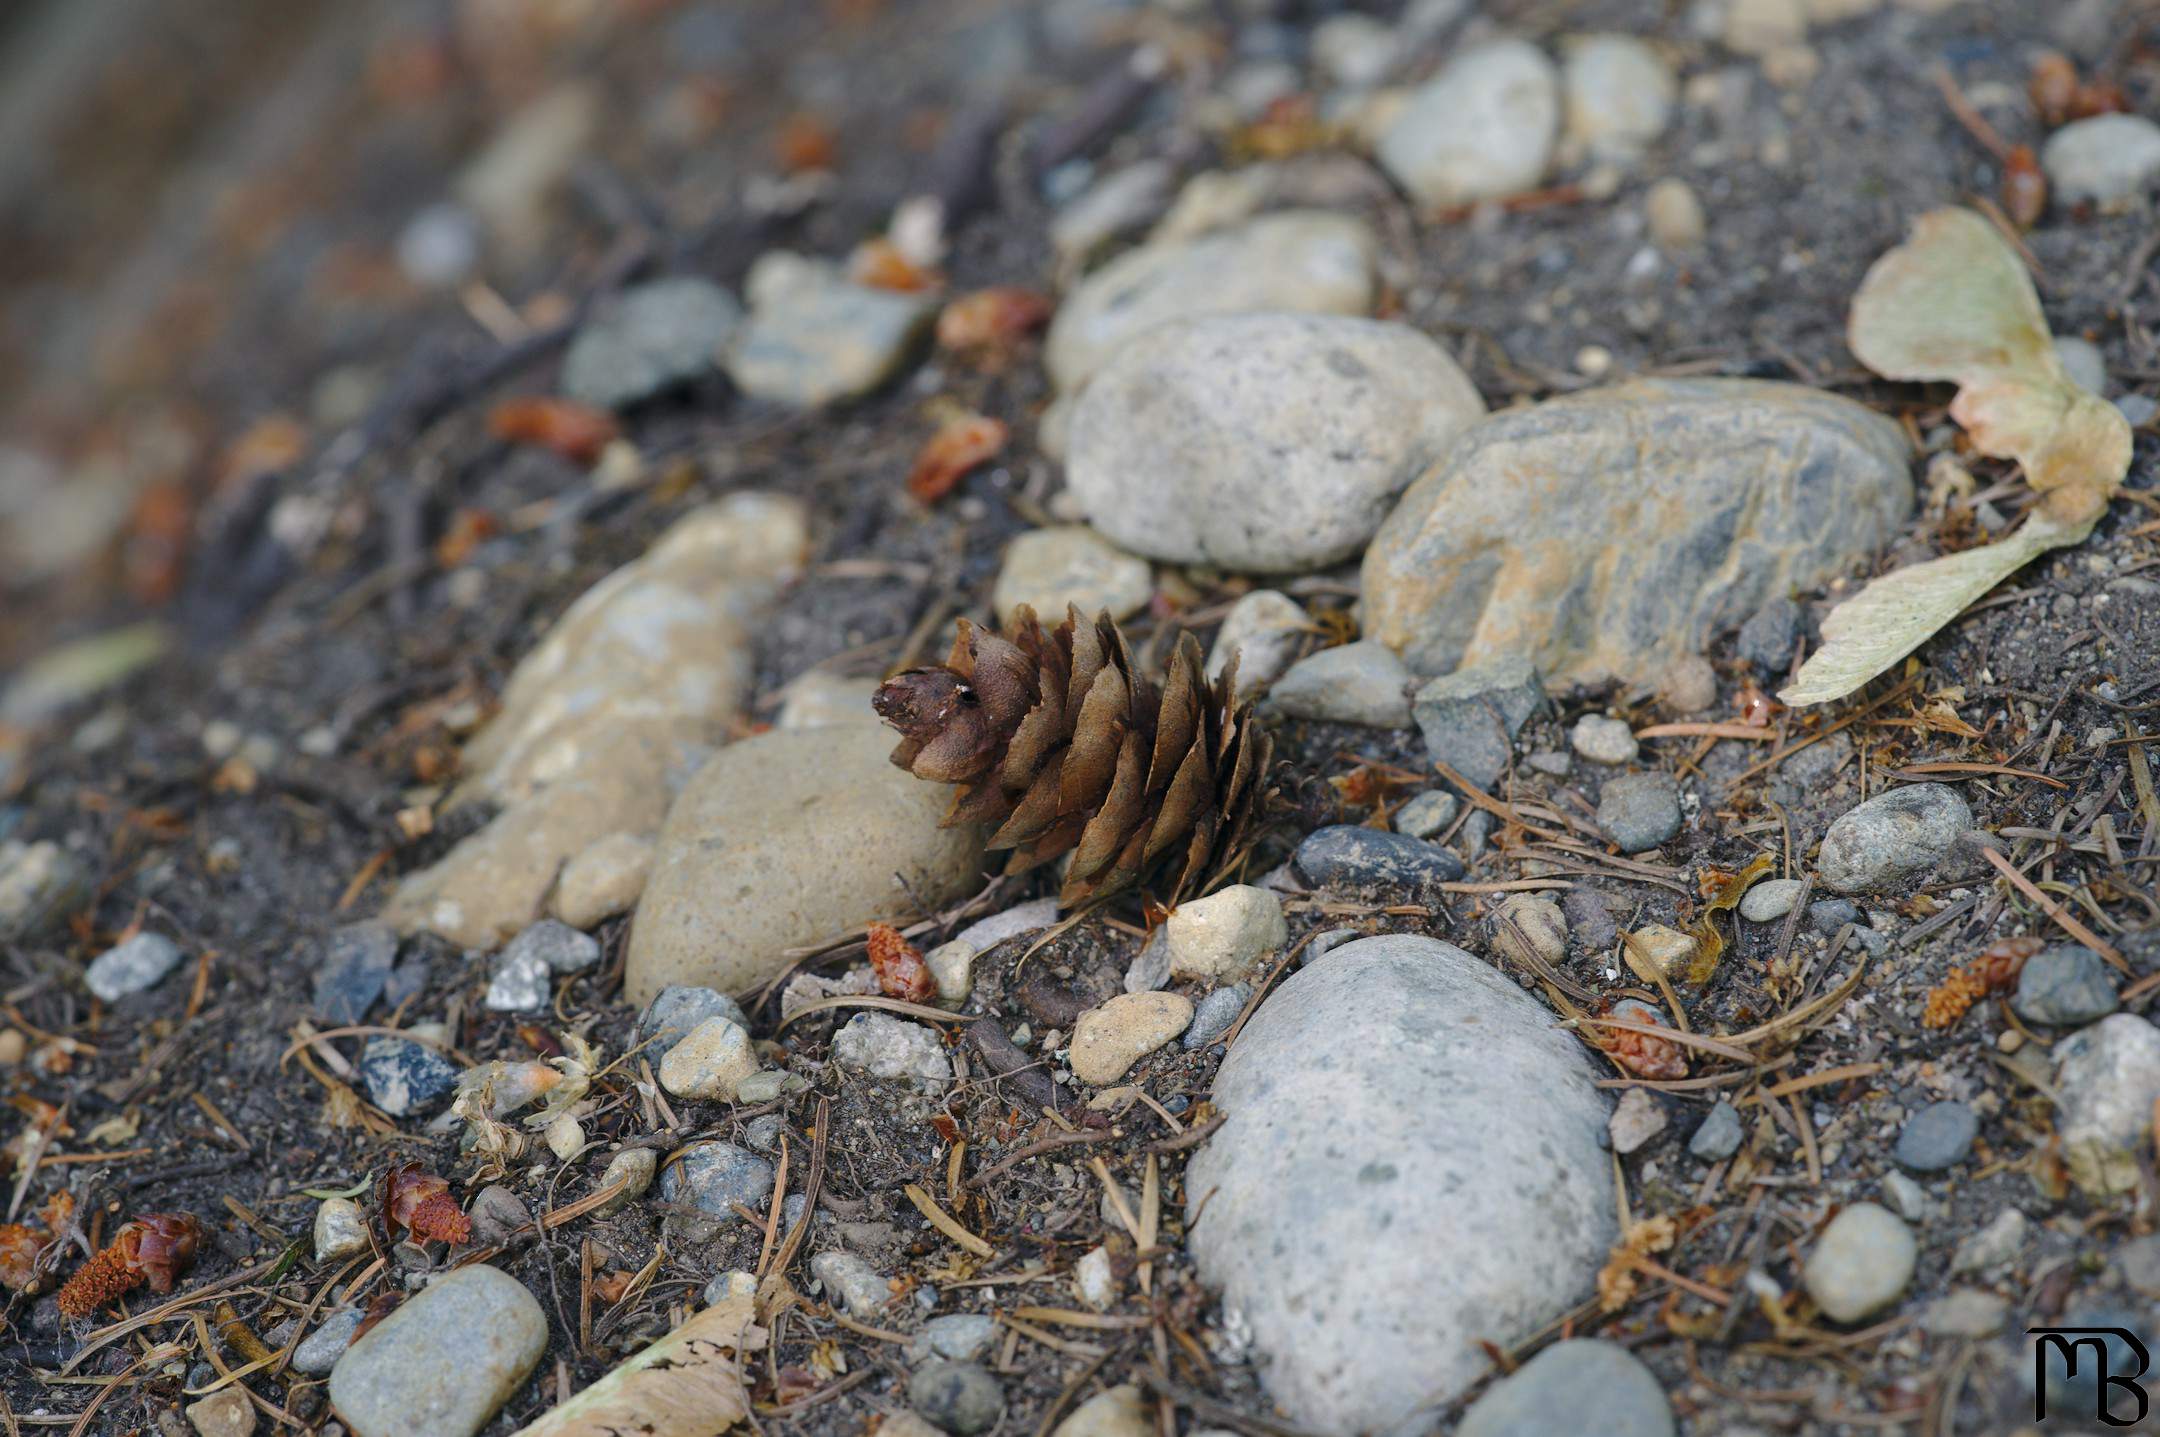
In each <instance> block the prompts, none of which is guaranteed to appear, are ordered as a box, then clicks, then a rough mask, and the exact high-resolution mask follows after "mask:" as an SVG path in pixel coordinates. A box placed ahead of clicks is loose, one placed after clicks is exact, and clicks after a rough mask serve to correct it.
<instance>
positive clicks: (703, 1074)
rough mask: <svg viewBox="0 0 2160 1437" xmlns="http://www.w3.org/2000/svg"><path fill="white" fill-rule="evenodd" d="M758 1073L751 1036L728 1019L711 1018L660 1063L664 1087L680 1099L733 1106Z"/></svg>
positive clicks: (669, 1050) (699, 1025)
mask: <svg viewBox="0 0 2160 1437" xmlns="http://www.w3.org/2000/svg"><path fill="white" fill-rule="evenodd" d="M757 1070H758V1058H757V1053H756V1051H755V1050H754V1049H753V1048H752V1047H751V1046H750V1035H749V1034H748V1033H746V1032H744V1031H743V1029H742V1028H741V1027H740V1026H739V1025H737V1024H736V1023H734V1022H733V1021H731V1020H729V1019H727V1018H707V1019H706V1020H705V1021H704V1022H702V1023H700V1024H698V1025H697V1026H696V1027H695V1028H692V1029H691V1030H690V1031H689V1032H688V1033H685V1034H684V1035H683V1038H682V1041H681V1042H679V1043H677V1044H676V1045H675V1046H674V1047H672V1048H670V1049H668V1053H667V1056H666V1057H664V1058H662V1059H661V1060H660V1086H661V1087H663V1088H665V1089H667V1090H668V1091H669V1092H670V1093H673V1094H674V1095H675V1096H676V1097H678V1098H692V1099H698V1100H702V1101H705V1102H720V1103H730V1102H733V1101H735V1098H736V1092H737V1089H738V1088H740V1087H741V1085H742V1081H743V1079H745V1078H747V1077H749V1076H750V1075H751V1074H752V1073H755V1072H756V1071H757Z"/></svg>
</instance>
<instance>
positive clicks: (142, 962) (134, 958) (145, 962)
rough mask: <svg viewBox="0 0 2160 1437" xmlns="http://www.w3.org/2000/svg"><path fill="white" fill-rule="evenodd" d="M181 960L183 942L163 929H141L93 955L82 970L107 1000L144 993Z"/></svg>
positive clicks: (87, 982)
mask: <svg viewBox="0 0 2160 1437" xmlns="http://www.w3.org/2000/svg"><path fill="white" fill-rule="evenodd" d="M179 962H180V945H179V944H177V943H175V942H173V941H172V939H170V938H167V937H166V936H165V935H164V934H162V933H138V934H136V935H135V936H134V937H133V938H130V939H128V940H127V941H126V942H125V943H121V944H119V945H117V946H115V947H112V948H108V949H106V950H105V951H104V952H103V953H100V954H99V955H98V956H97V957H96V958H94V959H92V960H91V962H90V966H89V968H88V969H86V970H85V971H84V973H83V982H84V983H85V984H86V985H88V987H89V989H90V991H91V992H93V993H95V994H97V995H98V997H100V998H102V999H104V1000H105V1001H106V1002H108V1003H117V1002H119V1001H120V1000H121V999H122V998H125V997H127V996H128V995H129V994H131V993H144V992H148V991H149V990H150V989H152V988H155V987H156V986H157V985H158V984H159V983H160V982H162V981H164V978H165V975H166V974H167V973H170V972H172V970H173V969H174V967H176V966H177V965H178V964H179Z"/></svg>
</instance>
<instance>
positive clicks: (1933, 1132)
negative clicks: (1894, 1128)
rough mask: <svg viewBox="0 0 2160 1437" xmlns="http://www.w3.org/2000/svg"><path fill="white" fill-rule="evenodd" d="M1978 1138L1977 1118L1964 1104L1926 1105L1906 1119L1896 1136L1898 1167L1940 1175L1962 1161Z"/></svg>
mask: <svg viewBox="0 0 2160 1437" xmlns="http://www.w3.org/2000/svg"><path fill="white" fill-rule="evenodd" d="M1979 1134H1980V1118H1979V1115H1978V1114H1976V1113H1974V1112H1973V1110H1972V1109H1971V1108H1968V1107H1966V1106H1965V1105H1964V1104H1963V1103H1960V1102H1956V1101H1954V1100H1945V1101H1943V1102H1940V1103H1929V1104H1928V1105H1927V1106H1926V1107H1924V1108H1922V1109H1921V1110H1920V1111H1919V1112H1917V1113H1914V1114H1913V1115H1912V1116H1911V1117H1909V1118H1907V1119H1906V1120H1905V1127H1904V1129H1903V1130H1902V1131H1900V1132H1899V1133H1898V1140H1897V1154H1896V1156H1897V1160H1898V1166H1899V1167H1902V1168H1905V1169H1907V1170H1909V1171H1911V1172H1916V1173H1939V1172H1941V1171H1942V1170H1943V1169H1945V1168H1949V1167H1955V1166H1956V1165H1957V1164H1959V1163H1961V1162H1963V1161H1965V1156H1966V1154H1968V1153H1970V1152H1971V1151H1972V1145H1973V1139H1974V1138H1976V1137H1978V1136H1979Z"/></svg>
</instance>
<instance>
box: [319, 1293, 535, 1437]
mask: <svg viewBox="0 0 2160 1437" xmlns="http://www.w3.org/2000/svg"><path fill="white" fill-rule="evenodd" d="M547 1338H548V1325H547V1318H546V1317H545V1316H544V1315H543V1314H542V1313H541V1311H540V1303H539V1301H538V1300H537V1299H535V1298H534V1297H533V1295H532V1294H531V1293H530V1292H528V1291H526V1289H525V1284H523V1283H521V1282H519V1281H518V1280H517V1279H516V1278H514V1277H511V1276H510V1275H509V1274H508V1273H505V1272H502V1271H501V1270H499V1269H497V1268H492V1267H489V1266H487V1265H486V1264H484V1263H482V1264H474V1265H472V1266H470V1267H461V1268H458V1269H457V1270H456V1271H454V1272H449V1273H445V1274H444V1275H442V1276H441V1277H438V1278H436V1279H435V1280H434V1281H433V1282H431V1283H429V1284H428V1285H427V1286H426V1287H424V1288H422V1289H421V1290H420V1291H419V1292H417V1293H415V1294H413V1295H412V1296H411V1297H409V1298H407V1299H406V1300H405V1302H404V1305H403V1306H401V1307H399V1308H398V1309H397V1310H396V1311H394V1312H392V1313H391V1314H390V1315H389V1316H388V1317H386V1318H384V1319H383V1320H382V1321H381V1322H379V1323H377V1324H376V1325H375V1326H374V1327H372V1328H370V1329H369V1330H368V1332H367V1334H366V1335H365V1336H364V1337H362V1338H360V1340H359V1341H357V1342H355V1343H353V1345H352V1346H351V1347H350V1348H348V1349H346V1352H345V1355H344V1356H343V1357H340V1358H339V1359H338V1362H337V1366H336V1367H335V1368H333V1369H332V1370H331V1373H330V1401H331V1404H332V1405H333V1406H335V1407H336V1408H337V1411H338V1415H339V1416H340V1417H342V1418H343V1419H344V1420H345V1425H346V1427H347V1428H348V1429H349V1430H350V1431H351V1432H352V1433H353V1434H354V1437H412V1434H414V1433H418V1432H425V1433H428V1434H430V1437H472V1434H473V1433H475V1432H478V1431H479V1430H480V1429H481V1428H482V1427H485V1426H486V1425H487V1423H488V1419H489V1418H491V1417H493V1416H494V1415H495V1413H496V1411H497V1410H498V1409H499V1408H501V1406H502V1405H503V1403H505V1402H507V1401H509V1399H510V1394H511V1393H513V1392H515V1391H517V1389H518V1388H519V1387H521V1386H522V1385H524V1382H525V1379H526V1377H527V1376H528V1375H530V1374H531V1372H532V1370H533V1367H534V1366H535V1365H536V1364H537V1363H538V1362H539V1361H540V1354H541V1353H542V1352H543V1351H545V1350H546V1348H547Z"/></svg>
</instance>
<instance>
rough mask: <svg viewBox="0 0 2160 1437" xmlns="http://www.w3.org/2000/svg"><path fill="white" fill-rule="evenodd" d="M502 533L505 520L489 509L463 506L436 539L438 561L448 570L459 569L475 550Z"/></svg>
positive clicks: (436, 560)
mask: <svg viewBox="0 0 2160 1437" xmlns="http://www.w3.org/2000/svg"><path fill="white" fill-rule="evenodd" d="M501 532H502V521H501V520H499V519H497V518H496V517H495V516H494V515H493V514H490V513H489V512H488V511H487V510H485V509H460V510H458V511H457V512H456V513H455V514H452V515H451V516H450V522H449V524H448V525H447V526H445V527H444V529H443V532H442V537H441V538H439V539H437V540H436V541H435V562H436V563H438V564H440V565H441V566H442V567H443V568H445V569H455V568H458V567H460V566H462V565H463V564H464V562H465V561H466V560H467V559H470V558H471V557H472V556H473V550H475V549H477V548H479V547H480V546H481V545H482V544H484V543H486V542H487V541H488V540H490V539H492V538H494V537H495V536H496V535H497V534H499V533H501Z"/></svg>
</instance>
